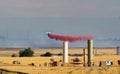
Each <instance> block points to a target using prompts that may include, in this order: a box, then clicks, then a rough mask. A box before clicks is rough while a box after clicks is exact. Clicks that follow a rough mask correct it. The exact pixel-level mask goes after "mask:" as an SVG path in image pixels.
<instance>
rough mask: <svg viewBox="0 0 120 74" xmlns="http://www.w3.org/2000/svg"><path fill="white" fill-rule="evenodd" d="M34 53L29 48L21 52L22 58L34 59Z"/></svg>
mask: <svg viewBox="0 0 120 74" xmlns="http://www.w3.org/2000/svg"><path fill="white" fill-rule="evenodd" d="M33 54H34V52H33V51H32V50H31V48H27V49H25V50H21V51H20V52H19V56H20V57H32V56H33Z"/></svg>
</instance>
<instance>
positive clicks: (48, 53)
mask: <svg viewBox="0 0 120 74" xmlns="http://www.w3.org/2000/svg"><path fill="white" fill-rule="evenodd" d="M42 56H46V57H51V56H52V53H51V52H46V53H45V54H43V55H42Z"/></svg>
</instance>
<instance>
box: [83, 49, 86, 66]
mask: <svg viewBox="0 0 120 74" xmlns="http://www.w3.org/2000/svg"><path fill="white" fill-rule="evenodd" d="M83 61H84V63H83V66H84V67H85V62H86V60H85V49H83Z"/></svg>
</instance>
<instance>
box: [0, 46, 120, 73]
mask: <svg viewBox="0 0 120 74" xmlns="http://www.w3.org/2000/svg"><path fill="white" fill-rule="evenodd" d="M95 49H97V50H95V54H96V55H97V56H95V57H94V64H95V66H94V67H83V66H74V65H70V64H67V65H66V66H64V67H62V66H57V67H50V66H48V65H47V66H45V65H44V64H45V63H47V64H48V63H49V62H50V59H51V58H54V59H55V60H56V61H59V60H61V59H62V57H61V56H54V57H40V56H39V55H40V54H42V53H45V52H52V53H59V52H62V49H46V50H45V49H44V50H40V49H33V50H34V52H35V57H10V55H11V54H13V53H18V52H19V51H20V50H22V49H19V50H18V49H6V50H5V49H0V56H1V57H0V68H1V69H7V70H11V71H21V72H25V73H29V74H120V71H119V70H120V66H118V62H117V60H118V59H120V55H115V54H116V48H95ZM82 52H83V51H82V48H70V49H69V53H70V54H76V53H77V54H78V53H79V54H82ZM86 52H87V50H86ZM6 56H7V57H6ZM73 58H74V57H69V61H70V62H71V59H73ZM79 59H80V60H81V62H83V56H80V57H79ZM86 60H87V56H86ZM101 60H112V61H113V66H111V67H99V61H101ZM13 61H20V64H17V65H16V64H13ZM31 63H34V64H35V66H31V65H29V64H31ZM86 63H87V62H86Z"/></svg>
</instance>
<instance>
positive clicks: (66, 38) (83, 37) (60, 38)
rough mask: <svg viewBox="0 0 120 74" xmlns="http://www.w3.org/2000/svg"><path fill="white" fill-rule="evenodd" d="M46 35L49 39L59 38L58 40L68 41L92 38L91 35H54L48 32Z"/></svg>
mask: <svg viewBox="0 0 120 74" xmlns="http://www.w3.org/2000/svg"><path fill="white" fill-rule="evenodd" d="M47 35H48V37H49V38H51V39H55V40H60V41H69V42H75V41H78V40H91V39H93V36H63V35H56V34H51V33H48V34H47Z"/></svg>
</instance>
